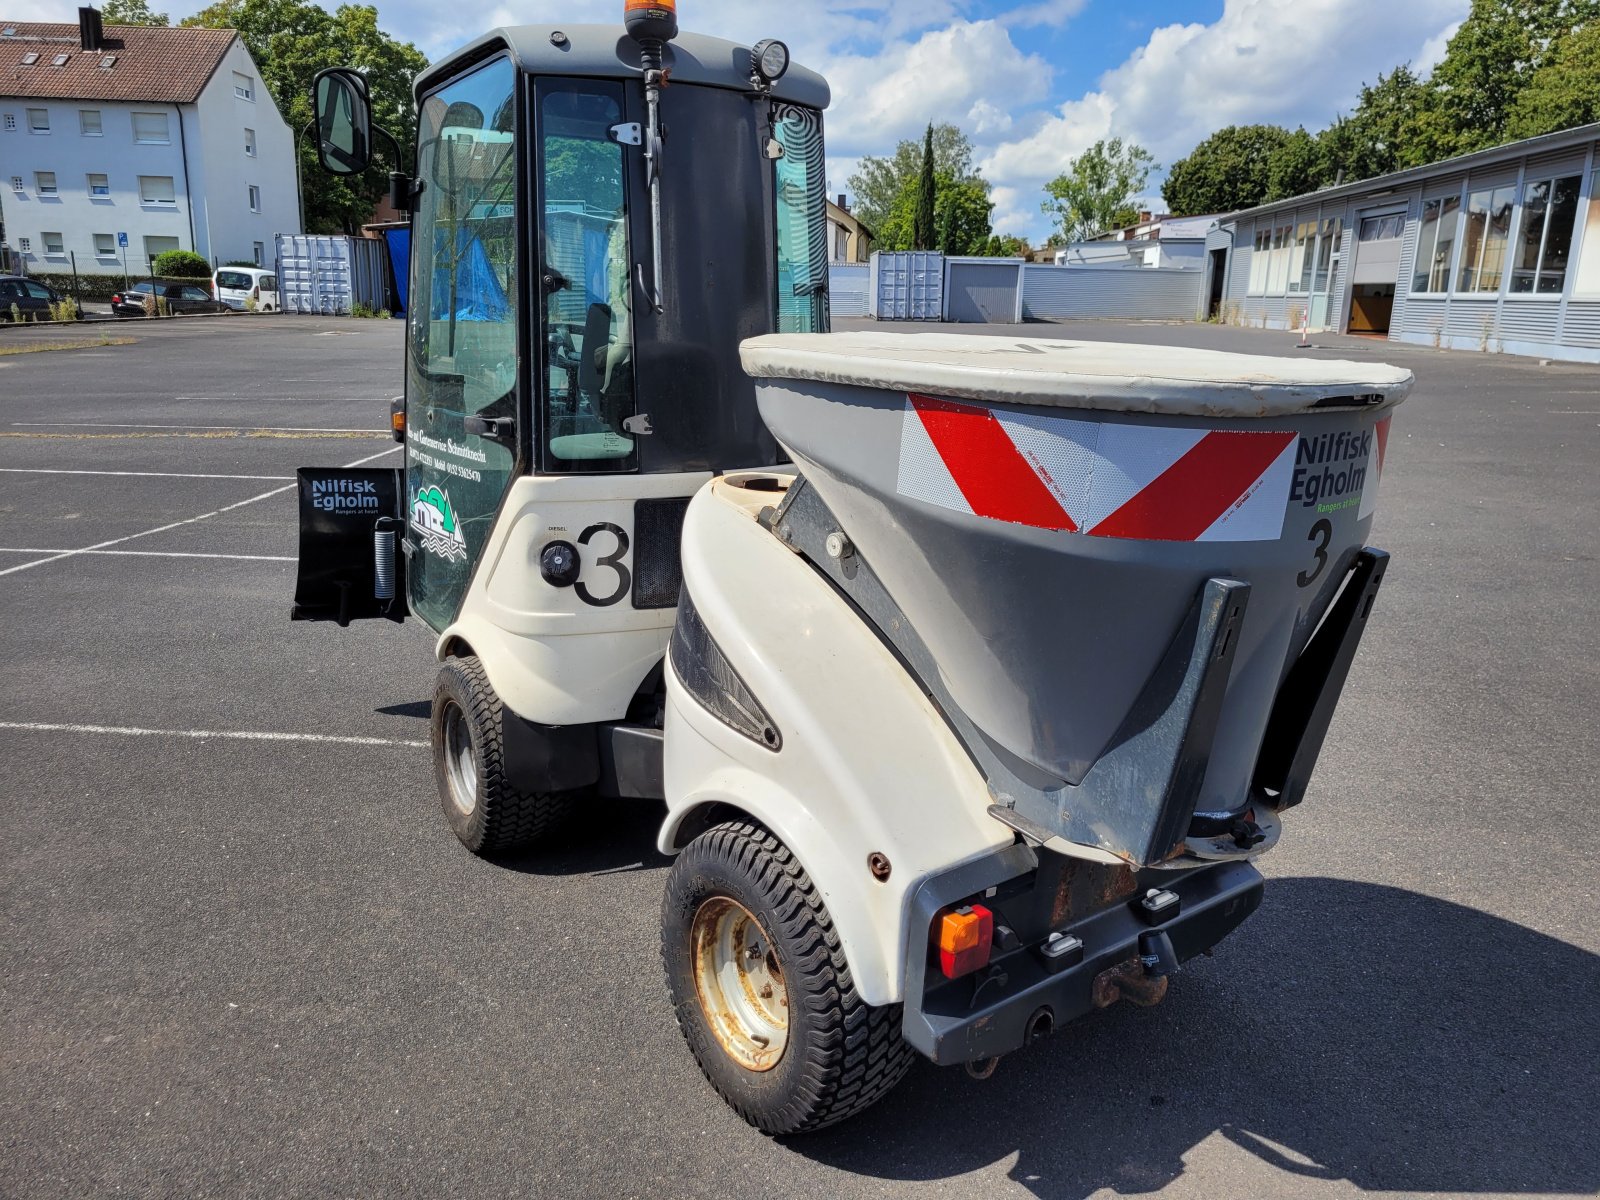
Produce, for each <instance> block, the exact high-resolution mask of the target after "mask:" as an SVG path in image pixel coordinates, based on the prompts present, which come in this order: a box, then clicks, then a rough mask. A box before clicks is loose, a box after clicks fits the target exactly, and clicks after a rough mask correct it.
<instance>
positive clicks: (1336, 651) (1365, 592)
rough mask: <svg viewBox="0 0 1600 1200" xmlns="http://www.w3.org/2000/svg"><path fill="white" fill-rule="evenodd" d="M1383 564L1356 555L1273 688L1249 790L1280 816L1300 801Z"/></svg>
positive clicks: (1375, 556) (1377, 554) (1379, 556)
mask: <svg viewBox="0 0 1600 1200" xmlns="http://www.w3.org/2000/svg"><path fill="white" fill-rule="evenodd" d="M1388 566H1389V554H1388V552H1387V551H1385V550H1378V549H1375V548H1374V547H1372V546H1368V547H1366V548H1365V549H1363V550H1362V551H1361V553H1360V554H1358V555H1356V560H1355V565H1354V566H1352V567H1351V568H1350V575H1349V578H1347V579H1346V580H1345V583H1344V590H1343V591H1341V592H1340V593H1339V598H1338V599H1337V600H1335V601H1334V602H1333V606H1332V607H1331V608H1329V610H1328V614H1327V616H1326V617H1324V618H1323V621H1322V624H1321V625H1320V626H1318V628H1317V631H1316V633H1314V634H1312V635H1311V640H1310V641H1309V642H1307V643H1306V647H1305V649H1304V650H1302V651H1301V652H1300V657H1299V658H1297V659H1295V660H1294V665H1293V666H1292V667H1290V668H1289V673H1288V674H1287V675H1286V676H1284V680H1283V685H1282V686H1281V687H1279V688H1278V696H1277V699H1276V700H1274V701H1273V704H1272V713H1271V715H1270V716H1269V717H1268V718H1267V732H1266V736H1265V737H1263V738H1262V742H1261V756H1260V758H1258V759H1257V760H1256V769H1255V777H1254V779H1253V781H1252V786H1251V792H1252V794H1253V795H1254V796H1255V798H1256V799H1258V800H1259V801H1261V802H1262V803H1264V804H1265V805H1266V806H1267V807H1269V808H1273V809H1276V810H1278V811H1279V812H1282V811H1283V810H1284V809H1286V808H1293V807H1294V806H1295V805H1296V804H1299V803H1300V801H1301V800H1303V799H1304V798H1305V794H1306V785H1307V784H1308V783H1309V782H1310V781H1311V771H1312V768H1314V767H1315V766H1316V765H1317V756H1318V755H1319V754H1321V753H1322V742H1323V739H1325V738H1326V737H1327V736H1328V725H1329V723H1330V722H1332V720H1333V710H1334V708H1335V707H1336V706H1337V705H1338V703H1339V696H1340V694H1341V693H1342V692H1343V691H1344V681H1345V679H1346V677H1347V676H1348V675H1349V674H1350V664H1351V662H1353V661H1354V660H1355V656H1356V650H1357V648H1358V647H1359V646H1360V645H1361V635H1362V634H1363V633H1364V632H1365V631H1366V628H1367V617H1368V616H1369V615H1370V614H1371V612H1372V604H1373V601H1374V600H1376V599H1377V597H1378V588H1379V587H1381V586H1382V585H1383V576H1384V572H1385V571H1386V570H1387V569H1388Z"/></svg>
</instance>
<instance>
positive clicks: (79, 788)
mask: <svg viewBox="0 0 1600 1200" xmlns="http://www.w3.org/2000/svg"><path fill="white" fill-rule="evenodd" d="M839 324H840V326H841V327H843V326H846V325H848V324H850V323H847V322H840V323H839ZM128 325H129V327H128V328H126V329H124V328H121V327H119V328H117V329H114V330H112V331H111V332H113V333H116V334H118V335H126V336H132V337H135V338H136V339H137V341H136V342H135V343H134V344H132V345H123V346H103V347H93V348H88V349H80V350H73V351H61V352H50V353H39V354H28V355H20V356H6V357H0V613H3V615H4V619H5V620H4V631H3V633H0V639H3V642H0V678H3V680H4V687H3V688H0V763H3V764H4V765H5V768H6V775H7V776H8V777H9V778H10V779H11V781H12V782H11V786H10V787H9V788H8V789H7V791H6V796H5V798H4V800H3V801H0V804H3V806H4V807H3V811H4V814H5V822H4V831H5V837H4V839H3V845H0V897H3V914H4V926H3V942H0V1063H3V1065H0V1195H4V1196H7V1197H56V1196H60V1197H82V1196H112V1195H130V1196H184V1197H205V1196H216V1197H289V1196H361V1197H366V1196H373V1197H376V1196H384V1197H398V1196H434V1195H449V1196H476V1197H489V1196H511V1195H527V1196H541V1197H552V1196H561V1197H565V1196H580V1197H588V1196H595V1197H600V1196H606V1197H610V1196H652V1197H664V1196H747V1195H761V1196H765V1197H780V1196H808V1197H867V1196H874V1197H876V1196H902V1195H904V1196H919V1195H938V1196H940V1197H965V1196H981V1197H1004V1196H1018V1197H1025V1196H1038V1197H1051V1198H1073V1200H1077V1198H1080V1197H1090V1196H1130V1195H1159V1196H1161V1197H1163V1198H1167V1197H1206V1198H1216V1197H1258V1196H1259V1197H1280V1196H1286V1197H1317V1198H1320V1197H1338V1196H1350V1195H1360V1194H1369V1193H1376V1194H1392V1195H1402V1196H1414V1195H1418V1194H1423V1193H1427V1194H1441V1195H1451V1196H1489V1195H1507V1196H1541V1197H1542V1196H1551V1195H1594V1194H1595V1193H1596V1192H1597V1191H1600V1138H1597V1137H1596V1122H1595V1117H1594V1097H1595V1095H1596V1093H1597V1091H1600V1050H1597V1047H1600V1015H1597V1011H1600V1010H1597V1008H1596V1003H1595V997H1596V996H1597V995H1600V921H1597V918H1596V913H1597V912H1600V886H1597V883H1596V873H1595V858H1596V849H1595V848H1596V847H1597V846H1600V807H1597V805H1596V767H1597V763H1600V736H1597V718H1596V713H1597V712H1600V618H1597V616H1596V609H1595V600H1594V597H1595V596H1596V595H1597V594H1600V567H1597V557H1596V527H1597V518H1600V486H1597V482H1596V472H1597V463H1600V454H1597V449H1600V371H1596V370H1595V369H1594V368H1593V367H1578V366H1569V365H1560V364H1556V365H1550V366H1540V365H1539V364H1538V363H1537V362H1536V361H1533V360H1527V359H1514V358H1510V357H1506V356H1501V355H1479V354H1467V353H1450V352H1439V351H1435V350H1432V349H1425V348H1417V347H1403V346H1397V345H1391V344H1388V343H1383V342H1374V341H1370V340H1362V339H1353V338H1334V337H1328V336H1319V337H1318V338H1316V339H1314V340H1315V341H1316V342H1317V343H1318V345H1319V347H1321V348H1317V349H1310V350H1301V351H1296V350H1292V349H1291V346H1292V345H1293V341H1294V339H1293V338H1292V337H1291V336H1289V335H1285V334H1281V333H1275V334H1274V333H1265V332H1261V331H1253V330H1238V329H1229V328H1218V327H1212V326H1169V325H1159V324H1150V325H1127V324H1119V323H1109V322H1108V323H1079V324H1074V325H1070V326H1061V325H1057V326H1050V325H1032V326H1028V327H1026V328H1002V327H986V328H983V329H972V328H968V329H965V330H963V332H975V333H982V334H988V335H993V336H1018V335H1027V336H1054V337H1088V338H1099V339H1105V338H1114V339H1121V340H1132V341H1141V342H1150V343H1158V342H1160V343H1177V344H1182V345H1190V346H1205V347H1216V348H1224V349H1240V350H1247V351H1253V352H1258V353H1284V354H1297V355H1301V356H1314V357H1330V356H1332V357H1339V356H1346V357H1358V358H1362V359H1369V360H1382V361H1389V362H1393V363H1396V364H1398V365H1401V366H1404V367H1408V368H1410V369H1411V370H1413V371H1415V372H1416V375H1417V381H1418V382H1417V388H1416V391H1415V393H1414V394H1413V396H1412V398H1411V399H1410V400H1408V401H1407V402H1406V404H1405V405H1404V406H1403V407H1402V408H1401V409H1400V410H1399V411H1398V413H1397V415H1396V417H1395V422H1394V427H1393V433H1392V435H1391V438H1390V441H1389V454H1388V463H1387V466H1386V470H1385V473H1384V478H1383V481H1382V492H1381V500H1380V505H1379V512H1378V517H1377V520H1376V525H1375V528H1374V532H1373V540H1374V542H1375V543H1376V544H1378V545H1381V546H1383V547H1385V548H1386V549H1388V550H1390V551H1391V552H1392V553H1393V554H1394V562H1393V566H1392V568H1391V570H1390V572H1389V575H1388V579H1387V581H1386V584H1385V587H1384V589H1383V593H1382V595H1381V596H1380V598H1379V601H1378V610H1377V614H1376V617H1375V619H1374V621H1373V623H1372V624H1371V626H1370V627H1369V632H1368V634H1367V638H1366V641H1365V643H1364V645H1363V647H1362V651H1361V655H1360V657H1359V658H1358V660H1357V663H1356V667H1355V670H1354V672H1353V674H1352V676H1351V680H1350V683H1349V687H1348V689H1347V691H1346V694H1345V698H1344V701H1343V703H1342V704H1341V706H1340V709H1339V713H1338V716H1337V718H1336V720H1335V722H1334V726H1333V730H1332V732H1331V735H1330V738H1329V741H1328V745H1327V748H1326V749H1325V751H1324V754H1323V757H1322V761H1321V765H1320V767H1319V770H1318V774H1317V777H1316V780H1315V782H1314V784H1313V786H1312V790H1311V793H1310V795H1309V796H1308V798H1307V800H1306V802H1305V803H1304V804H1303V805H1302V806H1301V807H1300V808H1298V809H1296V810H1295V811H1294V812H1293V813H1291V814H1290V816H1289V818H1288V820H1287V830H1286V834H1285V837H1284V841H1283V843H1282V845H1281V846H1280V847H1279V848H1278V849H1276V850H1275V851H1274V852H1273V853H1272V854H1271V855H1269V856H1268V857H1267V858H1266V859H1264V860H1263V862H1262V869H1263V871H1264V873H1265V874H1266V876H1267V877H1268V882H1267V890H1266V899H1265V901H1264V903H1263V905H1262V908H1261V910H1260V911H1259V912H1258V913H1257V914H1256V915H1255V916H1254V917H1252V918H1251V919H1250V920H1249V921H1248V922H1247V923H1246V924H1245V925H1244V926H1243V927H1242V928H1241V929H1240V930H1239V931H1238V932H1237V933H1236V934H1234V935H1233V936H1232V937H1231V938H1229V939H1228V940H1227V941H1225V942H1224V943H1223V944H1222V945H1221V946H1219V947H1218V949H1217V953H1216V955H1215V957H1213V958H1207V959H1199V960H1196V961H1195V962H1194V963H1192V964H1191V965H1189V966H1188V967H1186V969H1185V970H1184V972H1183V973H1182V974H1181V975H1180V976H1179V977H1177V978H1176V979H1175V980H1174V983H1173V986H1172V989H1171V992H1170V994H1169V996H1168V998H1167V1000H1166V1001H1165V1002H1163V1003H1162V1004H1161V1005H1160V1006H1158V1007H1156V1008H1153V1009H1137V1008H1133V1007H1131V1006H1128V1005H1119V1006H1118V1007H1116V1008H1113V1009H1110V1010H1106V1011H1104V1012H1102V1013H1099V1014H1097V1015H1096V1016H1094V1017H1092V1018H1090V1019H1088V1020H1085V1021H1084V1022H1082V1023H1080V1024H1078V1025H1076V1026H1072V1027H1069V1028H1067V1029H1065V1030H1063V1031H1060V1032H1058V1033H1057V1034H1056V1035H1055V1036H1054V1037H1052V1038H1050V1039H1049V1040H1047V1041H1046V1042H1044V1043H1042V1044H1041V1045H1039V1046H1037V1047H1034V1048H1032V1049H1029V1050H1027V1051H1024V1052H1021V1053H1018V1054H1016V1055H1014V1056H1012V1057H1010V1058H1008V1059H1006V1060H1004V1061H1003V1062H1002V1063H1001V1065H1000V1069H999V1071H998V1072H997V1073H996V1075H995V1076H994V1077H993V1078H992V1079H990V1080H988V1081H986V1082H977V1081H974V1080H972V1079H969V1078H967V1077H966V1075H965V1074H963V1073H962V1072H961V1071H959V1070H947V1069H938V1068H934V1067H932V1066H929V1065H926V1064H919V1065H918V1066H916V1067H915V1068H914V1069H913V1070H912V1073H911V1074H910V1076H909V1077H908V1078H907V1079H906V1081H905V1082H904V1083H903V1084H902V1086H901V1087H900V1088H899V1090H898V1091H896V1092H895V1093H894V1094H893V1095H892V1096H891V1098H890V1099H889V1100H888V1101H887V1102H886V1103H884V1104H882V1105H881V1106H879V1107H878V1108H876V1109H874V1110H872V1111H870V1112H868V1113H867V1114H866V1115H864V1116H863V1117H861V1118H859V1119H857V1120H855V1121H854V1122H852V1123H850V1124H848V1125H846V1126H843V1127H841V1128H838V1129H835V1130H831V1131H828V1132H825V1133H823V1134H820V1135H816V1136H812V1137H808V1138H800V1139H792V1140H786V1141H775V1140H771V1139H767V1138H764V1137H762V1136H761V1135H759V1134H757V1133H755V1132H753V1131H752V1130H750V1129H749V1128H747V1127H746V1126H745V1125H744V1124H743V1123H742V1122H741V1121H739V1120H738V1119H737V1118H736V1117H735V1116H734V1115H733V1114H732V1113H731V1112H730V1111H729V1110H727V1109H726V1108H725V1107H723V1105H722V1104H721V1103H720V1101H718V1099H717V1098H716V1096H715V1095H714V1094H713V1093H712V1091H711V1090H710V1088H709V1087H708V1086H706V1084H705V1083H704V1081H703V1079H702V1078H701V1075H700V1073H699V1071H698V1069H697V1068H696V1067H695V1065H694V1063H693V1061H692V1060H691V1058H690V1056H689V1054H688V1052H687V1050H686V1049H685V1048H684V1046H683V1044H682V1042H681V1040H680V1038H679V1036H678V1033H677V1031H676V1029H675V1028H674V1026H673V1023H672V1018H671V1012H670V1009H669V1006H668V1003H667V999H666V991H665V987H664V984H663V982H662V978H661V971H660V965H659V961H658V953H657V914H658V908H659V903H660V896H661V888H662V882H663V877H664V869H665V865H666V864H665V861H664V860H663V859H661V858H660V857H659V856H657V855H656V853H655V851H654V848H653V845H654V835H655V828H656V825H657V823H658V821H659V816H660V813H659V810H658V809H657V808H655V807H654V806H650V805H644V804H637V805H625V804H605V805H601V806H597V808H596V810H595V811H594V812H593V814H592V816H591V818H590V819H588V820H586V821H583V822H580V824H579V827H578V828H577V829H576V830H575V831H574V833H573V834H572V835H571V837H570V839H569V840H568V842H567V843H566V844H565V845H563V846H562V847H561V848H560V849H559V850H557V851H555V852H553V853H550V854H548V855H544V856H541V857H538V858H533V859H529V860H527V861H522V862H517V863H513V864H509V865H508V864H500V865H493V864H490V863H487V862H483V861H480V860H478V859H475V858H473V857H472V856H471V855H469V854H468V853H467V852H466V851H465V850H463V849H462V848H461V847H460V846H459V845H458V844H457V843H456V841H455V840H454V838H453V837H452V836H451V835H450V833H449V832H448V830H447V829H446V827H445V824H444V822H443V820H442V818H441V816H440V814H439V812H438V808H437V804H438V801H437V799H436V794H435V791H434V784H433V779H432V772H431V767H430V763H429V758H428V752H427V749H426V747H425V745H424V744H423V743H425V741H426V736H427V724H426V711H427V710H426V703H427V700H428V697H429V695H430V694H431V689H432V680H433V670H434V668H433V664H432V657H431V644H430V641H429V638H428V636H427V633H426V631H425V630H424V629H423V628H422V627H421V626H420V625H419V624H417V623H415V622H408V623H407V624H406V625H404V626H395V625H391V624H389V623H387V622H383V623H379V622H369V623H366V624H362V625H358V626H354V627H352V628H350V629H345V630H340V629H338V628H336V627H334V626H332V625H321V624H303V623H295V624H291V623H290V622H289V621H288V613H289V603H290V597H291V594H292V590H293V580H294V563H293V561H292V560H293V557H294V555H295V553H296V527H295V506H294V493H293V491H292V490H291V485H292V476H293V471H294V468H295V467H297V466H302V465H333V464H352V463H355V462H358V461H371V462H372V463H374V464H379V465H386V464H391V463H398V459H399V455H398V454H397V453H395V448H394V445H393V443H392V442H390V441H389V440H388V435H387V431H386V429H385V428H384V426H385V421H386V417H387V401H388V398H389V396H390V395H392V394H394V393H395V392H397V391H398V390H399V388H400V382H401V360H400V352H401V346H402V340H403V333H404V330H403V328H402V326H401V325H400V324H399V323H397V322H383V321H352V320H343V321H341V320H328V319H319V318H300V317H253V318H249V319H223V320H213V321H183V320H179V321H171V322H162V323H148V324H147V323H143V322H139V323H134V322H130V323H128ZM97 332H98V331H97V330H96V331H86V332H84V333H83V334H82V335H81V336H83V337H85V338H87V337H91V336H94V335H95V334H97ZM46 336H47V331H35V330H11V331H6V332H3V333H0V348H4V347H6V346H14V345H20V344H22V342H23V341H24V340H25V339H30V338H34V339H40V338H45V337H46ZM48 336H49V340H61V339H62V335H61V334H60V333H59V332H48ZM71 336H74V337H76V336H80V335H79V334H77V333H76V332H74V333H73V334H72V335H71ZM138 731H144V732H138ZM245 735H248V736H245ZM318 739H331V740H318Z"/></svg>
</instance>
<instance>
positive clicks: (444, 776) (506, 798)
mask: <svg viewBox="0 0 1600 1200" xmlns="http://www.w3.org/2000/svg"><path fill="white" fill-rule="evenodd" d="M452 709H453V710H454V711H456V712H459V713H460V714H461V718H462V719H463V720H464V722H465V726H466V730H467V732H468V734H469V736H470V738H471V742H472V751H473V756H474V758H475V759H476V767H477V770H476V782H477V786H476V788H475V802H474V804H473V805H472V807H471V809H470V810H469V809H464V808H463V807H462V806H461V805H460V804H458V803H456V800H455V797H454V789H453V788H452V785H451V780H450V775H449V770H450V768H449V750H448V748H447V746H446V737H447V732H446V731H447V728H448V725H449V718H450V715H451V712H452ZM503 715H504V708H503V706H502V705H501V703H500V697H499V696H498V695H496V694H495V690H494V688H493V687H491V686H490V685H489V677H488V676H487V675H485V674H484V671H483V664H482V663H481V662H479V661H478V659H477V658H476V657H475V656H468V657H465V658H452V659H449V660H447V661H446V662H445V663H444V664H443V665H441V666H440V668H439V676H438V680H437V681H436V682H435V684H434V688H433V713H432V717H431V719H430V720H429V722H428V725H429V741H430V742H431V744H432V746H433V773H434V779H435V781H436V782H437V784H438V787H439V804H440V806H441V807H442V808H443V809H444V818H445V821H446V822H447V823H448V824H449V826H450V829H451V831H452V832H453V833H454V834H455V835H456V837H457V838H459V839H460V840H461V844H462V845H463V846H465V847H466V848H467V849H468V850H471V851H472V852H473V853H474V854H478V855H482V856H484V857H493V856H495V855H499V854H504V853H508V852H511V851H516V850H526V849H530V848H532V847H534V846H536V845H538V844H540V843H542V842H546V841H548V840H549V839H550V838H551V837H552V836H553V835H554V834H555V832H556V831H557V829H558V828H559V827H560V825H561V823H562V822H563V820H564V819H565V818H566V816H567V813H568V810H569V807H570V803H571V801H570V798H569V797H568V796H566V795H562V794H558V793H543V792H528V791H522V790H520V789H518V788H516V787H514V786H513V785H512V783H511V781H510V780H509V779H507V777H506V773H505V761H506V754H505V731H504V722H503V719H502V718H503Z"/></svg>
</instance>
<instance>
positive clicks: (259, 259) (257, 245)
mask: <svg viewBox="0 0 1600 1200" xmlns="http://www.w3.org/2000/svg"><path fill="white" fill-rule="evenodd" d="M250 245H251V246H252V247H253V248H254V250H255V259H256V266H258V267H264V266H266V265H267V263H266V257H267V247H266V244H265V243H263V242H251V243H250Z"/></svg>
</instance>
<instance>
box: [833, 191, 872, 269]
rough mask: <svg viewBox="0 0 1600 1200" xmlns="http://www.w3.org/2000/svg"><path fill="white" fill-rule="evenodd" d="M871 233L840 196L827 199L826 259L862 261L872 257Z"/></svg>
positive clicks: (835, 261)
mask: <svg viewBox="0 0 1600 1200" xmlns="http://www.w3.org/2000/svg"><path fill="white" fill-rule="evenodd" d="M872 242H873V233H872V230H870V229H868V228H867V227H866V226H865V225H864V224H862V223H861V218H860V217H858V216H856V215H855V214H854V213H853V212H851V211H850V208H849V206H848V205H847V204H845V202H844V197H843V196H840V197H839V199H838V201H837V202H835V201H833V200H829V201H828V261H829V262H831V263H864V262H866V261H867V260H868V259H870V258H871V257H872Z"/></svg>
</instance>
